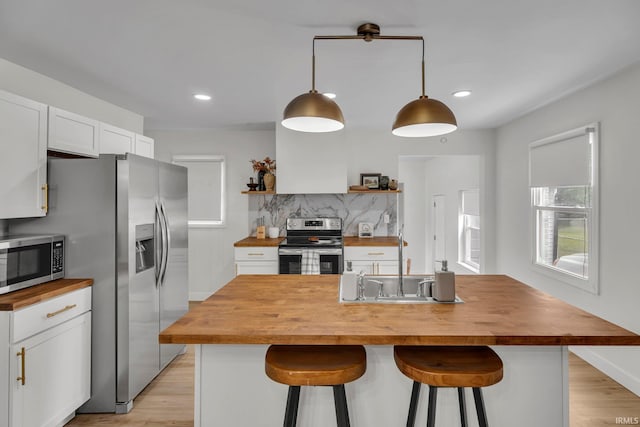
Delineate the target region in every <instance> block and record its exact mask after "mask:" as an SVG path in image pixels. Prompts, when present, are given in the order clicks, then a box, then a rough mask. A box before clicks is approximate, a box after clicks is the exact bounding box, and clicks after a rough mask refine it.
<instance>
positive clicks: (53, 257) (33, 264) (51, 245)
mask: <svg viewBox="0 0 640 427" xmlns="http://www.w3.org/2000/svg"><path fill="white" fill-rule="evenodd" d="M63 277H64V236H58V235H14V236H11V235H9V236H6V237H3V238H0V294H4V293H7V292H11V291H16V290H18V289H22V288H26V287H28V286H33V285H37V284H40V283H44V282H48V281H51V280H55V279H61V278H63Z"/></svg>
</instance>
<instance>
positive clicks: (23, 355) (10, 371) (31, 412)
mask: <svg viewBox="0 0 640 427" xmlns="http://www.w3.org/2000/svg"><path fill="white" fill-rule="evenodd" d="M90 310H91V288H90V287H87V288H83V289H80V290H77V291H73V292H69V293H67V294H64V295H61V296H58V297H55V298H52V299H49V300H46V301H45V302H42V303H38V304H34V305H31V306H29V307H26V308H24V309H21V310H16V311H15V312H2V313H0V314H2V315H3V316H2V317H1V318H0V319H1V321H0V325H1V327H2V329H3V331H2V333H0V337H1V338H8V340H9V344H10V345H8V346H7V347H6V348H8V349H9V354H8V355H7V354H6V353H5V355H4V356H2V357H0V360H2V359H4V358H5V357H7V356H8V361H7V363H4V361H3V363H2V364H0V369H1V370H2V372H1V373H0V378H2V380H3V381H6V382H5V384H7V382H8V387H6V389H7V390H8V396H7V399H6V401H3V402H2V403H1V404H2V406H4V407H5V408H6V409H7V410H6V411H0V414H3V415H2V419H0V426H7V427H8V426H12V427H41V426H47V427H48V426H61V425H64V423H65V422H66V421H67V420H68V419H69V418H71V417H72V416H73V415H74V413H75V410H76V409H77V408H78V407H80V406H81V405H82V404H83V403H84V402H86V401H87V400H88V399H89V397H90V393H91V311H90ZM24 335H27V336H26V337H25V336H24ZM0 396H2V393H0ZM2 397H3V398H4V396H2ZM3 400H4V399H3ZM4 414H6V416H5V415H4Z"/></svg>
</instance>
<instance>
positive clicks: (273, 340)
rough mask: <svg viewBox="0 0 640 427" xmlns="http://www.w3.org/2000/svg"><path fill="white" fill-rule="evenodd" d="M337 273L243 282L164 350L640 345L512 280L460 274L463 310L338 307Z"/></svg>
mask: <svg viewBox="0 0 640 427" xmlns="http://www.w3.org/2000/svg"><path fill="white" fill-rule="evenodd" d="M339 280H340V276H337V275H317V276H316V275H313V276H309V275H241V276H238V277H236V278H235V279H233V280H232V281H231V282H229V283H228V284H227V285H225V286H224V287H223V288H221V289H220V290H219V291H218V292H216V293H215V294H213V295H212V296H211V297H209V298H208V299H207V300H206V301H204V302H202V303H201V304H199V305H198V306H196V307H195V308H193V309H192V310H191V311H189V312H188V313H187V314H186V315H185V316H184V317H182V318H181V319H179V320H178V321H177V322H176V323H174V324H173V325H171V326H170V327H169V328H167V329H165V330H164V331H163V332H162V333H161V334H160V342H161V343H185V344H363V345H367V344H369V345H393V344H405V345H430V344H438V345H640V336H639V335H636V334H634V333H632V332H629V331H627V330H625V329H623V328H620V327H618V326H616V325H614V324H612V323H609V322H607V321H605V320H603V319H600V318H598V317H596V316H593V315H591V314H589V313H587V312H585V311H582V310H580V309H577V308H575V307H573V306H571V305H569V304H566V303H564V302H562V301H560V300H558V299H556V298H554V297H551V296H550V295H547V294H545V293H542V292H540V291H537V290H535V289H533V288H531V287H529V286H527V285H524V284H522V283H520V282H518V281H517V280H514V279H512V278H510V277H508V276H500V275H493V276H491V275H477V276H456V285H457V286H456V291H457V294H458V296H460V298H462V299H463V300H464V301H465V302H464V303H463V304H366V303H351V304H344V303H342V304H341V303H339V302H338V287H339V285H338V284H339Z"/></svg>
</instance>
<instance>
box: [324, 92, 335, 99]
mask: <svg viewBox="0 0 640 427" xmlns="http://www.w3.org/2000/svg"><path fill="white" fill-rule="evenodd" d="M323 95H324V96H326V97H327V98H329V99H335V97H336V94H335V93H331V92H326V93H323Z"/></svg>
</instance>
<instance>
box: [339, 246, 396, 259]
mask: <svg viewBox="0 0 640 427" xmlns="http://www.w3.org/2000/svg"><path fill="white" fill-rule="evenodd" d="M344 259H345V260H346V261H349V260H372V261H375V260H381V259H388V260H397V259H398V248H397V247H393V246H362V247H345V248H344Z"/></svg>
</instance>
